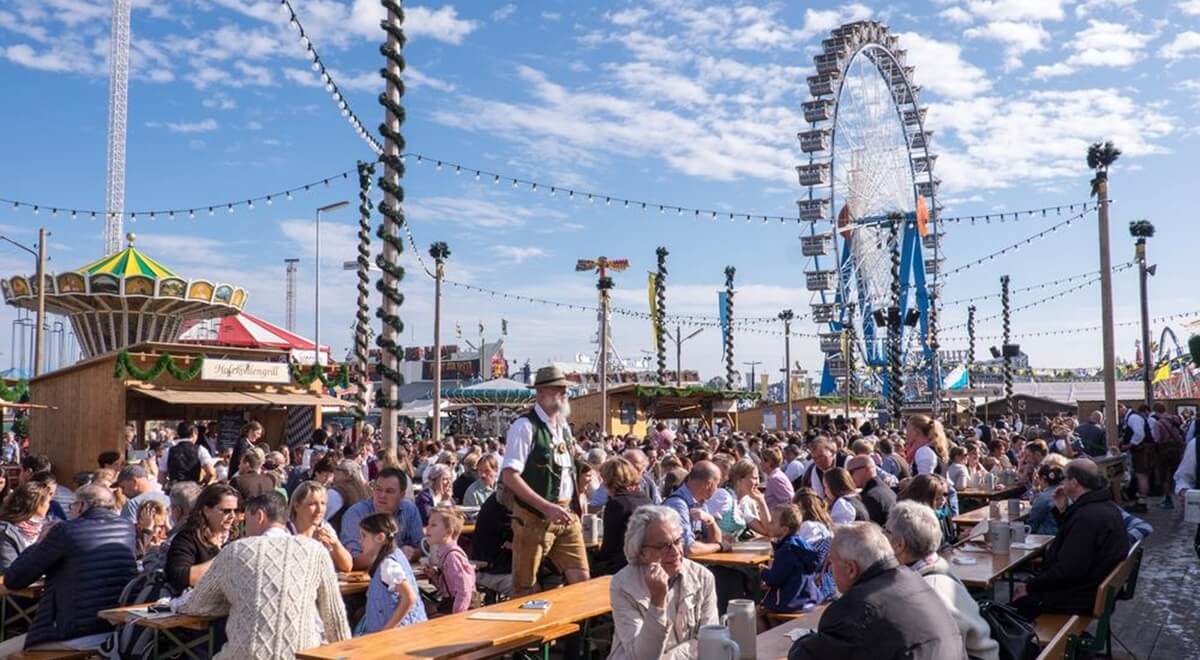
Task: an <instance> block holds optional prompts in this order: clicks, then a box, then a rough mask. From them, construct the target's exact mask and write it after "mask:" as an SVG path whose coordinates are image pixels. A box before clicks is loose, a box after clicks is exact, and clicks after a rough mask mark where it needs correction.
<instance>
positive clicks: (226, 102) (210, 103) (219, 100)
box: [200, 92, 237, 110]
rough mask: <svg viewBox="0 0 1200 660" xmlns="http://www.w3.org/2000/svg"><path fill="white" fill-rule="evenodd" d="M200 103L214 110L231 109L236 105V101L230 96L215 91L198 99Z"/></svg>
mask: <svg viewBox="0 0 1200 660" xmlns="http://www.w3.org/2000/svg"><path fill="white" fill-rule="evenodd" d="M200 105H202V106H204V107H206V108H210V109H216V110H233V109H234V108H236V107H237V101H235V100H233V99H232V98H230V97H229V96H228V95H227V94H223V93H221V92H217V93H216V94H213V95H212V96H210V97H208V98H205V99H204V100H203V101H200Z"/></svg>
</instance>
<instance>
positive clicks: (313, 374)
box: [288, 361, 350, 389]
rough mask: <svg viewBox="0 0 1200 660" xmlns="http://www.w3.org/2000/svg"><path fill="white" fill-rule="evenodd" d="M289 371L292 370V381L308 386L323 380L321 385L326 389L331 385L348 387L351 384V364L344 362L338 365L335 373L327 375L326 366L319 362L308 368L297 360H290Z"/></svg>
mask: <svg viewBox="0 0 1200 660" xmlns="http://www.w3.org/2000/svg"><path fill="white" fill-rule="evenodd" d="M288 371H289V372H291V376H292V381H294V382H296V383H299V384H300V385H303V386H304V387H308V386H309V385H312V384H313V383H315V382H316V381H318V380H319V381H321V385H323V386H324V387H325V389H329V388H331V387H347V386H349V385H350V365H348V364H346V363H345V362H343V363H342V364H340V365H336V371H334V372H333V375H331V376H330V375H326V373H325V367H323V366H322V365H319V364H313V365H311V366H309V368H308V369H307V370H305V368H304V367H302V366H301V365H299V364H297V363H295V362H291V361H289V362H288Z"/></svg>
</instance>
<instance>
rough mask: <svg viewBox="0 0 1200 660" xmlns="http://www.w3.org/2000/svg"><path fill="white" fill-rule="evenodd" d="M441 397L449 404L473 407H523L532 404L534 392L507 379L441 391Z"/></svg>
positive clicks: (522, 384) (521, 384) (526, 386)
mask: <svg viewBox="0 0 1200 660" xmlns="http://www.w3.org/2000/svg"><path fill="white" fill-rule="evenodd" d="M442 396H444V397H446V400H447V401H449V402H451V403H465V404H470V405H474V406H524V405H528V404H530V403H533V401H534V398H535V396H536V395H535V392H534V391H533V389H532V388H530V387H529V386H528V385H526V384H524V383H518V382H517V381H515V380H510V379H508V378H496V379H494V380H488V381H484V382H482V383H476V384H474V385H471V386H469V387H457V388H450V389H445V388H444V389H442Z"/></svg>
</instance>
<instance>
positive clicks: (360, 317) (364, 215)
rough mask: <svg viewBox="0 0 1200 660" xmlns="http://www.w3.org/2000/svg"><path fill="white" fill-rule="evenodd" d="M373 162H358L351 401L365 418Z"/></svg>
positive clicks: (368, 380) (358, 416)
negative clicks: (355, 388)
mask: <svg viewBox="0 0 1200 660" xmlns="http://www.w3.org/2000/svg"><path fill="white" fill-rule="evenodd" d="M374 174H375V165H374V163H364V162H362V161H359V163H358V259H357V260H356V261H357V262H358V269H357V275H358V313H357V315H356V317H355V324H354V357H355V361H356V363H357V364H355V381H356V383H355V384H356V385H357V386H358V396H357V397H355V400H354V416H355V418H356V419H358V420H360V421H361V420H364V419H366V417H367V408H368V405H369V401H368V400H367V392H368V391H369V390H370V389H371V372H370V367H369V366H368V365H369V362H368V355H369V348H370V346H369V342H370V335H371V311H370V310H371V307H370V296H371V288H370V284H371V276H370V275H369V274H368V272H369V271H370V270H371V177H372V176H373V175H374Z"/></svg>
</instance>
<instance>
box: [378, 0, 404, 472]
mask: <svg viewBox="0 0 1200 660" xmlns="http://www.w3.org/2000/svg"><path fill="white" fill-rule="evenodd" d="M381 4H383V7H384V9H385V10H386V11H387V16H386V18H385V19H384V20H383V22H382V23H381V24H380V27H381V28H383V31H384V32H385V33H387V41H386V42H385V43H384V44H383V46H381V47H380V52H381V53H382V54H383V56H384V58H385V59H386V64H385V66H384V68H383V69H382V70H381V71H380V75H381V76H383V79H384V81H385V82H386V86H385V89H384V92H383V94H380V95H379V104H380V105H382V106H383V109H384V116H383V123H382V124H380V125H379V132H380V134H382V135H383V141H384V148H383V153H382V154H380V156H379V160H380V161H381V162H382V163H383V174H382V175H381V176H380V177H379V188H380V189H381V190H382V191H383V200H382V201H381V202H380V204H379V213H380V215H382V216H383V223H382V224H381V225H380V227H379V232H378V234H376V235H377V236H378V237H379V239H380V240H381V241H383V249H382V251H381V252H380V255H379V258H378V260H377V261H376V264H375V265H377V266H379V270H380V271H382V273H381V276H380V279H379V281H378V282H377V283H376V288H377V289H378V291H379V293H380V295H381V296H382V298H383V299H382V301H381V303H380V305H379V308H378V309H377V310H376V312H375V315H376V316H377V317H378V318H379V320H380V321H381V322H382V326H383V328H382V332H380V333H379V337H378V338H376V340H375V344H376V345H377V346H379V348H380V361H379V373H380V376H381V377H382V382H381V383H380V385H381V386H382V387H381V388H380V389H381V391H380V393H379V397H378V401H379V407H380V409H381V412H382V417H381V420H380V428H381V430H382V434H383V447H384V452H385V454H386V455H387V456H390V457H395V452H396V440H397V439H396V431H397V427H396V425H397V422H398V419H399V417H398V414H397V413H398V410H399V408H400V406H401V402H400V385H401V383H402V381H403V375H402V374H401V373H400V345H399V344H397V343H396V341H397V339H399V338H400V333H401V332H403V331H404V324H403V323H402V322H401V321H400V316H399V312H400V305H401V303H403V302H404V296H402V295H401V294H400V280H401V278H403V277H404V269H403V268H402V267H401V266H400V253H401V252H402V251H403V250H404V243H403V241H402V240H401V239H400V227H401V225H403V224H404V222H405V219H404V210H403V209H402V208H401V207H400V204H401V203H402V202H403V201H404V188H402V187H401V186H400V177H402V176H403V175H404V163H403V162H402V161H401V160H400V157H401V154H402V153H403V152H404V136H402V135H401V134H400V124H401V123H402V122H403V121H404V106H403V105H402V101H403V96H404V81H403V80H402V79H401V78H400V75H401V74H402V73H403V72H404V54H403V53H404V30H403V29H402V27H401V25H402V24H403V21H404V10H403V9H401V7H400V3H399V2H396V0H381Z"/></svg>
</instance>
